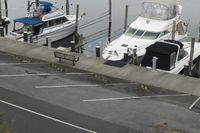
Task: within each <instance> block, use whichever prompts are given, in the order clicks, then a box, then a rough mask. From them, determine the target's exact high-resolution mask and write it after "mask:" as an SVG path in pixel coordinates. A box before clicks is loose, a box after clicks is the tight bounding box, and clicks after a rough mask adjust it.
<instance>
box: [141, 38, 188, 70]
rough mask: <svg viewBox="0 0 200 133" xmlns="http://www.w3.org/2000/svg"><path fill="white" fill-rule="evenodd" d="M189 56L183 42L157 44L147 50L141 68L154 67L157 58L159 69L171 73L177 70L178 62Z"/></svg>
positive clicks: (166, 41) (170, 41)
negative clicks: (153, 61) (154, 60)
mask: <svg viewBox="0 0 200 133" xmlns="http://www.w3.org/2000/svg"><path fill="white" fill-rule="evenodd" d="M187 54H188V53H187V52H186V51H185V50H184V49H183V44H182V43H181V42H178V41H173V40H165V41H160V42H156V43H154V44H153V45H151V46H149V47H147V48H146V53H145V55H144V57H143V60H142V62H141V66H143V67H152V59H153V57H157V58H158V60H157V66H156V67H157V69H160V70H165V71H171V70H172V69H174V68H175V64H176V62H177V61H180V60H181V59H183V58H184V57H185V56H186V55H187Z"/></svg>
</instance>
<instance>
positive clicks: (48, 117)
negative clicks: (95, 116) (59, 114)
mask: <svg viewBox="0 0 200 133" xmlns="http://www.w3.org/2000/svg"><path fill="white" fill-rule="evenodd" d="M0 102H1V103H4V104H6V105H9V106H12V107H15V108H17V109H20V110H23V111H26V112H29V113H32V114H35V115H38V116H41V117H44V118H46V119H49V120H52V121H56V122H58V123H62V124H65V125H68V126H71V127H74V128H77V129H79V130H82V131H86V132H89V133H97V132H95V131H92V130H89V129H86V128H83V127H80V126H77V125H74V124H71V123H68V122H65V121H62V120H59V119H56V118H53V117H50V116H47V115H44V114H41V113H38V112H36V111H33V110H30V109H27V108H23V107H21V106H18V105H15V104H12V103H9V102H6V101H3V100H0Z"/></svg>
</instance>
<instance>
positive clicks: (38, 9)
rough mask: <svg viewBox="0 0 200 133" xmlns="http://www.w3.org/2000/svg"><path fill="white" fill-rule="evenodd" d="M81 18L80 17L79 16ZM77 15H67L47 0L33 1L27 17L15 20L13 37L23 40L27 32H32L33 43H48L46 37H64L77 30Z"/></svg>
mask: <svg viewBox="0 0 200 133" xmlns="http://www.w3.org/2000/svg"><path fill="white" fill-rule="evenodd" d="M79 20H80V18H79ZM75 24H76V16H75V15H65V14H64V13H63V12H61V11H59V10H58V8H56V7H54V6H53V4H52V3H50V2H46V1H39V2H32V3H31V5H30V11H29V12H28V13H27V16H26V17H23V18H18V19H15V20H14V28H13V31H12V32H10V35H11V38H14V39H16V40H19V41H23V40H24V39H23V36H24V33H25V32H28V33H30V34H32V36H33V43H37V44H39V45H41V44H45V43H46V37H50V38H51V41H57V40H60V39H63V38H65V37H67V36H69V35H72V34H73V33H74V32H75Z"/></svg>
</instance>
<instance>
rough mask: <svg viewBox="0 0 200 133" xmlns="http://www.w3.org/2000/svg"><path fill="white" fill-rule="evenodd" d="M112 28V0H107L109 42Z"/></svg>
mask: <svg viewBox="0 0 200 133" xmlns="http://www.w3.org/2000/svg"><path fill="white" fill-rule="evenodd" d="M111 28H112V0H109V26H108V42H111V30H112V29H111Z"/></svg>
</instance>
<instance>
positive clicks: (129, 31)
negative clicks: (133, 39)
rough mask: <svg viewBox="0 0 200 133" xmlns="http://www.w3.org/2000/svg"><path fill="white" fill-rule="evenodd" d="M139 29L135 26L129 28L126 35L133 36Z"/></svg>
mask: <svg viewBox="0 0 200 133" xmlns="http://www.w3.org/2000/svg"><path fill="white" fill-rule="evenodd" d="M136 31H137V30H136V29H133V28H128V30H127V31H126V33H125V34H126V35H127V36H133V35H134V34H135V32H136Z"/></svg>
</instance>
